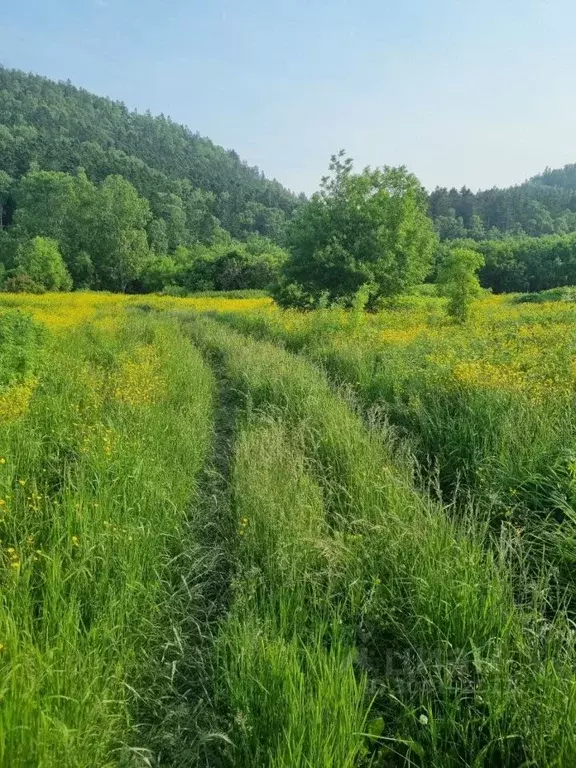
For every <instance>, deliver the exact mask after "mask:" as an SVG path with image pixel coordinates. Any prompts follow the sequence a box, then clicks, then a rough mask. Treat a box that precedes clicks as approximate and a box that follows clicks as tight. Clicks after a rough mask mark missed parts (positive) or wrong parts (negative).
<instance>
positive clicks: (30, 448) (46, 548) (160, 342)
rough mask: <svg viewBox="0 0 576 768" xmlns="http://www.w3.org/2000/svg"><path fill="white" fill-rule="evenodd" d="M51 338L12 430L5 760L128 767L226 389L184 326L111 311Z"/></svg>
mask: <svg viewBox="0 0 576 768" xmlns="http://www.w3.org/2000/svg"><path fill="white" fill-rule="evenodd" d="M106 325H107V326H108V328H109V329H108V330H100V329H99V328H98V327H97V326H95V325H91V326H83V327H80V328H79V329H77V330H73V331H69V332H67V334H66V335H65V336H64V337H60V339H59V340H56V339H53V340H52V341H50V342H48V344H49V346H48V348H47V355H46V360H45V364H44V367H43V368H42V369H41V370H39V371H38V373H37V375H38V378H39V382H40V383H39V386H38V388H37V390H36V393H35V395H34V397H33V399H32V401H31V403H30V408H29V411H28V413H26V414H25V415H24V416H22V417H21V418H20V419H18V420H15V421H13V422H11V423H8V424H5V425H4V426H3V428H2V430H1V431H0V457H1V461H2V463H1V465H0V497H2V499H3V502H4V503H3V504H2V514H1V520H0V530H1V532H0V539H1V540H2V543H1V555H0V557H1V561H2V562H1V564H0V579H1V596H0V601H1V602H0V643H1V646H0V647H1V649H2V650H1V651H0V765H3V766H10V768H15V767H18V766H31V765H38V766H40V765H41V766H46V767H49V766H59V768H61V767H62V766H71V767H72V766H74V768H78V766H87V767H88V766H95V765H98V766H107V765H117V764H119V763H120V762H121V761H123V760H124V759H126V760H128V757H129V755H130V754H133V755H134V756H136V755H137V754H140V758H141V759H143V757H144V756H146V755H147V754H148V753H147V752H146V751H145V748H142V749H143V750H144V751H140V752H138V751H133V749H136V750H138V749H140V746H139V744H140V740H141V737H140V736H139V735H138V733H137V732H136V730H135V726H136V724H137V722H136V716H135V711H136V704H137V701H138V700H141V699H142V698H143V697H145V696H146V695H147V692H146V690H144V689H142V688H141V687H140V684H141V683H142V681H143V680H144V678H145V674H146V671H147V669H148V667H149V665H150V663H151V659H155V658H157V657H160V656H161V654H162V646H163V643H165V641H166V636H167V635H170V634H172V636H173V628H172V627H170V626H168V627H165V626H163V625H162V623H163V621H164V620H165V618H166V615H168V612H167V610H166V606H165V605H164V602H163V601H165V600H166V597H167V594H168V592H167V589H166V580H167V574H168V572H169V571H170V570H174V569H176V570H177V569H178V562H179V558H182V557H183V555H184V553H185V551H186V549H187V545H186V542H185V541H183V539H182V536H183V532H184V531H185V530H186V526H187V517H188V513H189V507H190V504H191V503H192V502H193V500H194V494H195V488H196V476H197V474H198V472H199V470H200V468H201V466H202V464H203V461H204V457H205V454H206V450H207V446H208V444H209V441H210V430H211V408H212V393H213V380H212V377H211V374H210V372H209V371H208V369H207V368H206V366H205V365H204V364H203V362H202V360H201V359H200V357H199V355H198V353H197V352H196V351H195V350H194V349H193V348H192V347H191V345H190V344H189V343H188V342H187V341H186V340H185V339H184V338H183V337H182V335H181V334H180V333H179V331H178V327H177V326H176V324H175V323H173V322H171V321H166V320H159V319H157V318H150V317H148V318H144V317H137V316H136V315H134V316H132V317H131V318H129V319H128V320H127V322H126V323H124V322H123V321H122V319H121V316H120V315H119V314H118V316H114V317H112V318H110V319H109V320H108V321H107V322H106Z"/></svg>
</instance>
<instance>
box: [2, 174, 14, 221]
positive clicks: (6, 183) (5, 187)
mask: <svg viewBox="0 0 576 768" xmlns="http://www.w3.org/2000/svg"><path fill="white" fill-rule="evenodd" d="M11 186H12V179H11V177H10V176H9V175H8V174H7V173H6V171H0V231H1V230H3V229H4V227H5V226H6V224H5V218H6V215H5V214H6V205H7V203H8V197H9V195H10V187H11Z"/></svg>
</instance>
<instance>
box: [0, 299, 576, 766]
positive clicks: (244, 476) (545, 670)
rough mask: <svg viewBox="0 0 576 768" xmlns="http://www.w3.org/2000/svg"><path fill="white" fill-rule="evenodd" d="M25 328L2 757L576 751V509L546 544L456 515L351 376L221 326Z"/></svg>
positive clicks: (187, 759)
mask: <svg viewBox="0 0 576 768" xmlns="http://www.w3.org/2000/svg"><path fill="white" fill-rule="evenodd" d="M4 322H5V323H6V329H7V330H6V329H5V330H6V333H5V335H6V338H9V339H10V338H13V337H14V333H12V332H11V331H10V328H11V326H10V323H11V322H12V320H7V321H4ZM14 322H16V323H20V322H21V319H18V320H14ZM242 322H244V321H242ZM330 322H332V316H331V315H326V316H320V315H319V316H318V319H317V323H318V324H319V325H322V323H324V324H325V325H326V324H329V323H330ZM24 323H25V326H26V327H25V328H24V331H25V332H26V334H28V336H27V338H28V341H27V342H26V344H25V345H24V347H25V349H24V354H23V355H22V354H20V351H19V348H18V345H14V344H12V348H9V344H7V345H6V346H5V349H6V350H7V354H6V355H5V356H4V358H2V356H1V355H0V366H3V367H4V369H5V370H4V371H0V373H2V374H3V376H4V378H3V379H0V381H1V382H4V384H3V388H2V389H0V396H4V395H6V393H7V392H8V393H9V392H10V391H12V390H10V387H14V386H18V385H19V383H21V382H23V381H34V382H38V385H37V388H36V390H35V391H34V395H33V397H32V399H31V402H30V408H29V410H28V412H27V413H25V414H24V415H21V416H20V417H19V418H18V419H16V420H13V421H9V422H7V423H5V424H4V425H3V429H2V432H0V459H4V460H5V461H4V463H2V462H1V461H0V498H2V499H4V501H5V504H3V505H1V504H0V512H1V514H0V529H1V533H0V538H1V539H2V543H1V557H2V561H1V562H0V580H1V581H0V589H1V591H0V643H1V644H2V645H1V647H2V650H0V673H1V675H0V765H1V766H7V767H8V766H10V768H12V766H15V767H16V768H20V766H22V768H24V767H26V768H27V766H42V767H43V768H44V767H46V768H52V767H54V768H55V767H56V766H59V767H60V766H70V768H72V767H73V766H74V767H76V766H86V768H88V766H93V765H98V766H110V767H112V766H117V767H118V768H128V766H130V767H132V766H140V765H148V766H156V767H157V768H159V767H160V766H162V767H164V766H174V768H180V767H181V766H210V767H212V766H221V767H222V768H228V766H229V767H230V768H232V767H233V766H234V767H236V766H238V767H239V768H249V767H250V768H252V766H263V767H264V766H270V767H271V768H293V767H294V768H312V767H313V768H367V767H368V766H374V767H377V766H380V767H384V766H396V765H397V766H422V768H423V767H424V766H426V767H428V766H431V767H432V768H451V767H452V766H454V768H456V766H462V765H466V766H474V767H475V768H479V767H480V766H495V765H498V766H500V765H501V766H508V767H509V768H516V766H520V765H524V766H540V765H541V766H556V767H557V768H558V767H560V766H562V767H564V766H566V768H571V766H572V765H574V764H575V763H576V736H575V734H574V727H573V726H574V722H575V721H576V672H575V670H576V649H575V648H574V632H573V624H572V623H571V621H570V619H569V617H568V615H567V613H566V612H565V611H564V610H563V609H562V608H561V607H559V606H561V605H562V604H563V596H561V595H558V594H557V593H556V592H555V591H554V590H555V587H554V584H555V583H556V581H555V579H556V574H555V573H554V572H553V571H552V570H551V568H550V563H549V560H550V559H549V557H548V556H547V554H546V552H545V550H548V549H551V550H552V551H553V552H554V553H555V557H556V558H557V560H561V562H562V568H563V569H565V571H566V572H567V573H569V572H570V569H571V566H572V563H573V562H576V561H575V560H574V557H573V552H574V551H575V546H574V541H576V536H570V535H569V534H570V530H571V528H570V527H569V525H568V524H569V523H570V520H568V521H567V522H566V524H565V525H563V526H562V527H559V526H556V527H555V528H554V527H550V528H545V529H544V530H543V531H541V532H540V533H539V534H538V535H539V540H538V541H539V543H538V547H539V548H538V547H536V545H535V543H534V542H533V541H532V540H531V539H530V536H526V535H523V536H520V535H518V532H517V531H516V530H515V529H514V528H513V526H511V525H505V526H503V527H502V529H501V531H500V533H499V535H498V536H495V535H494V528H493V524H494V519H493V516H492V515H491V510H490V509H486V508H484V507H483V508H481V509H479V508H478V507H474V506H472V505H470V504H466V503H465V502H464V496H462V497H461V498H460V505H459V510H458V514H454V511H453V509H452V508H450V507H445V506H442V504H441V503H440V502H439V501H438V497H437V494H435V493H429V492H428V490H427V487H426V485H425V484H423V483H422V482H421V477H422V467H421V466H420V464H419V462H418V460H417V458H416V457H415V456H414V455H413V453H412V451H411V444H410V443H409V442H407V441H406V439H405V437H402V436H400V435H399V430H398V428H397V427H392V426H390V423H389V422H388V421H387V420H386V419H382V414H381V413H380V412H379V411H378V410H377V409H376V410H374V409H372V410H371V409H370V408H367V407H366V406H367V405H370V404H372V402H371V401H370V400H369V398H364V399H363V401H362V402H361V403H360V405H361V406H362V407H359V404H357V403H355V401H354V400H353V399H352V397H351V394H350V391H349V390H345V389H343V390H339V389H338V388H337V387H335V386H334V380H335V379H337V378H338V377H337V376H336V375H335V371H334V369H331V368H330V366H329V365H327V368H328V371H327V373H325V372H323V371H322V370H321V369H320V368H319V367H318V366H317V365H315V364H314V363H313V362H311V361H309V360H307V359H305V358H304V357H301V356H298V355H295V354H293V353H291V352H290V351H288V350H286V349H284V348H281V347H279V346H276V345H274V344H271V343H267V342H265V341H262V340H259V339H255V338H251V337H249V336H246V335H243V334H241V333H237V332H236V331H234V330H233V329H231V328H230V327H229V326H228V325H225V324H223V323H219V322H216V321H215V320H213V319H210V318H205V317H201V316H199V315H197V314H194V313H192V312H189V313H186V312H178V313H177V314H175V315H174V316H168V315H165V314H163V313H161V312H159V313H155V312H154V313H153V312H144V311H138V310H137V309H136V310H130V311H128V312H125V313H122V312H120V311H119V310H118V309H115V310H114V311H111V314H110V315H109V316H106V315H102V316H98V318H97V320H96V321H94V322H93V323H92V324H88V325H85V326H82V327H80V328H78V329H76V330H74V331H66V332H65V334H64V335H63V336H59V337H57V336H52V335H48V336H46V335H44V334H41V333H40V334H37V333H36V331H35V330H34V328H32V327H30V326H29V324H28V321H24ZM246 327H248V324H246ZM0 330H1V329H0ZM252 330H253V329H252ZM9 331H10V332H9ZM24 335H25V334H24ZM24 335H22V338H24ZM350 355H353V352H350ZM312 356H313V355H312ZM315 359H316V361H317V362H318V361H319V362H325V361H326V359H325V358H322V357H321V356H320V355H317V356H316V358H315ZM19 366H20V367H19ZM354 370H357V369H354ZM397 372H398V369H396V371H395V373H397ZM329 375H330V376H331V378H329ZM362 375H363V379H362V381H363V382H364V384H363V386H365V387H369V386H370V375H369V372H368V369H366V370H362ZM373 375H374V376H376V378H377V383H378V386H379V387H381V386H382V380H381V379H378V376H379V375H380V374H379V371H373ZM390 375H392V374H390ZM415 376H416V378H417V374H415ZM341 379H346V377H345V376H341ZM410 381H411V379H410V377H409V376H408V375H406V377H405V378H404V379H402V386H406V387H409V386H410ZM358 391H359V392H360V394H361V395H363V393H365V391H366V390H365V389H361V388H358ZM476 406H477V407H478V408H479V409H480V407H481V403H480V401H479V402H478V403H477V404H476ZM476 406H475V407H476ZM492 407H493V406H492V405H490V404H489V405H488V406H486V408H485V410H489V409H490V408H492ZM490 413H491V414H492V415H493V412H492V411H491V412H490ZM504 416H505V414H504V413H503V414H502V417H503V418H504ZM437 418H438V419H439V420H440V419H444V420H445V425H446V428H447V429H449V430H450V432H451V434H452V435H454V434H455V433H456V430H457V429H458V425H457V423H453V422H451V421H450V418H449V414H448V412H443V411H440V412H439V414H438V415H437ZM487 418H488V417H487ZM510 418H512V417H510ZM506 424H507V427H506V428H507V429H512V426H513V425H512V423H511V422H510V423H509V422H506ZM496 428H497V425H495V429H496ZM486 430H488V427H487V426H486ZM471 439H472V435H468V436H467V437H463V438H462V442H463V444H464V443H466V441H470V440H471ZM447 445H448V444H446V446H447ZM446 450H448V448H447V447H446ZM486 450H488V449H486ZM490 450H493V448H490ZM521 460H522V461H526V458H524V459H521ZM555 482H556V480H555V478H552V479H551V480H550V483H551V487H553V486H554V483H555ZM566 515H568V507H567V508H566ZM534 535H537V534H536V532H534ZM536 552H539V556H538V557H539V559H538V558H537V557H536V554H535V553H536ZM16 562H17V566H14V563H16Z"/></svg>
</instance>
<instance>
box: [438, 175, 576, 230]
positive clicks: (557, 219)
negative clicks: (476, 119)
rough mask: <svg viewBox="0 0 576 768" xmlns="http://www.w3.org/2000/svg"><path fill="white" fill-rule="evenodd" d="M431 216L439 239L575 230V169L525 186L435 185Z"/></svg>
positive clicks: (545, 176) (544, 177) (534, 178)
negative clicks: (476, 189) (477, 188)
mask: <svg viewBox="0 0 576 768" xmlns="http://www.w3.org/2000/svg"><path fill="white" fill-rule="evenodd" d="M429 210H430V215H431V216H432V218H433V219H434V222H435V225H436V229H437V231H438V234H439V235H440V237H441V238H442V239H443V240H455V239H458V238H462V237H471V238H473V239H474V240H484V239H498V238H499V237H502V236H503V235H515V236H523V235H528V236H530V237H539V236H541V235H552V234H557V235H564V234H567V233H569V232H574V231H576V165H567V166H565V167H564V168H563V169H558V170H550V169H546V170H545V171H544V173H542V174H540V175H539V176H534V177H533V178H531V179H529V180H528V181H526V182H525V183H524V184H519V185H517V186H513V187H508V188H504V189H499V188H498V187H493V188H492V189H486V190H483V191H480V192H476V193H474V192H472V190H470V189H468V187H462V189H460V190H457V189H450V190H449V189H447V188H446V187H437V188H436V189H435V190H434V191H433V192H432V193H431V194H430V197H429Z"/></svg>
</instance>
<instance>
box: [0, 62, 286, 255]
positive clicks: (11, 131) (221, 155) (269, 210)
mask: <svg viewBox="0 0 576 768" xmlns="http://www.w3.org/2000/svg"><path fill="white" fill-rule="evenodd" d="M31 165H32V166H34V165H37V166H38V167H39V168H41V169H45V170H54V171H64V172H66V173H74V172H75V171H76V169H77V168H78V167H79V166H81V167H83V168H84V169H85V170H86V173H87V175H88V178H89V179H90V180H91V181H94V182H99V181H102V180H103V179H104V178H105V177H106V176H108V175H110V174H114V173H115V174H120V175H122V176H123V177H124V178H126V179H127V180H128V181H130V182H131V183H132V184H133V185H134V186H135V187H136V189H137V191H138V192H139V194H140V195H141V196H143V197H145V198H147V199H148V201H149V203H150V206H151V209H152V213H153V214H154V215H155V216H157V217H163V216H164V215H165V211H164V208H165V206H166V196H167V195H177V196H178V197H179V198H180V199H181V200H183V202H184V208H185V209H186V211H187V217H188V229H189V231H190V235H191V239H192V240H194V239H196V235H197V234H198V233H197V232H196V231H195V226H196V222H195V220H196V219H197V218H198V216H195V215H194V211H197V210H198V209H199V208H200V209H205V210H207V211H208V212H209V213H210V214H211V215H212V216H213V217H215V218H216V219H218V221H219V222H220V224H221V226H222V227H224V229H226V230H228V231H229V232H230V234H232V235H233V236H234V237H245V236H246V235H247V234H249V233H251V232H259V233H260V234H263V235H266V236H268V237H271V238H273V239H278V238H280V237H281V234H282V230H283V226H284V222H285V220H286V218H287V216H289V215H290V213H291V212H292V211H293V210H294V208H295V207H296V205H297V198H296V197H295V195H293V194H292V193H291V192H290V191H288V190H287V189H285V188H284V187H283V186H282V185H281V184H280V183H279V182H277V181H270V180H269V179H266V178H265V177H264V175H263V174H262V173H261V172H260V171H259V170H258V169H257V168H252V167H249V166H248V165H247V164H246V163H244V162H242V161H241V160H240V158H239V157H238V155H237V154H236V153H235V152H234V151H232V150H230V151H226V150H224V149H223V148H222V147H219V146H216V145H215V144H213V143H212V142H211V141H210V140H209V139H206V138H202V137H200V136H199V135H198V134H194V133H192V132H191V131H190V130H189V129H188V128H185V127H184V126H181V125H177V124H176V123H174V122H172V121H171V120H170V119H169V118H166V117H164V116H163V115H162V116H160V117H153V116H152V115H151V114H149V113H147V114H144V115H142V114H138V113H137V112H131V111H129V110H128V109H127V107H126V106H125V105H124V104H122V103H119V102H114V101H111V100H110V99H107V98H102V97H99V96H95V95H93V94H91V93H89V92H87V91H85V90H82V89H79V88H76V87H74V86H73V85H72V84H71V83H69V82H67V83H55V82H52V81H50V80H47V79H46V78H43V77H40V76H37V75H31V74H25V73H23V72H19V71H15V70H8V69H5V68H1V67H0V169H2V170H4V171H6V172H7V173H8V174H9V175H10V176H11V177H12V178H14V179H18V178H20V177H21V176H22V175H24V174H25V173H26V172H27V171H28V170H29V168H30V166H31ZM200 218H201V217H200Z"/></svg>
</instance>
